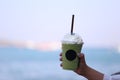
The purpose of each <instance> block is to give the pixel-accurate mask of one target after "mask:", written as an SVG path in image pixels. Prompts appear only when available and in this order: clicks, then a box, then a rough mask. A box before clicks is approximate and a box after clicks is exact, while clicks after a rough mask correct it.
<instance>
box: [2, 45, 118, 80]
mask: <svg viewBox="0 0 120 80" xmlns="http://www.w3.org/2000/svg"><path fill="white" fill-rule="evenodd" d="M60 53H61V50H56V51H40V50H34V49H27V48H16V47H0V80H87V79H86V78H84V77H82V76H80V75H78V74H76V73H74V72H73V71H70V70H63V69H62V67H60V63H61V61H59V58H60V56H59V54H60ZM82 53H84V54H85V59H86V63H87V64H88V65H89V66H90V67H92V68H93V69H95V70H97V71H100V72H102V73H104V74H107V75H111V74H113V73H115V72H119V71H120V53H119V52H118V51H117V50H116V49H113V48H84V49H82ZM91 74H92V73H91Z"/></svg>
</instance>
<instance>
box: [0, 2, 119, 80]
mask: <svg viewBox="0 0 120 80" xmlns="http://www.w3.org/2000/svg"><path fill="white" fill-rule="evenodd" d="M119 4H120V1H119V0H84V1H83V0H71V1H70V0H0V80H47V79H48V80H54V79H57V80H67V79H69V80H73V79H74V80H79V79H81V80H86V79H85V78H83V77H81V76H78V75H76V74H75V73H73V72H72V71H66V70H62V68H61V67H60V66H59V65H60V63H61V62H60V61H59V53H61V40H62V38H63V36H64V35H65V34H66V33H70V28H71V19H72V15H73V14H74V15H75V22H74V32H75V33H77V34H79V35H80V36H81V37H82V39H83V41H84V46H83V49H82V52H83V53H84V54H85V55H86V61H87V64H88V65H90V66H91V67H93V68H94V69H96V70H98V71H102V72H103V73H105V74H108V75H110V74H112V73H114V72H118V71H120V69H119V67H120V63H119V62H120V36H119V34H120V23H119V21H120V5H119Z"/></svg>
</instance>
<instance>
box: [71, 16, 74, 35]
mask: <svg viewBox="0 0 120 80" xmlns="http://www.w3.org/2000/svg"><path fill="white" fill-rule="evenodd" d="M73 26H74V15H72V23H71V35H73Z"/></svg>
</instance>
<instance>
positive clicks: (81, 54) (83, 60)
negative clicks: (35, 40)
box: [79, 53, 85, 63]
mask: <svg viewBox="0 0 120 80" xmlns="http://www.w3.org/2000/svg"><path fill="white" fill-rule="evenodd" d="M79 57H80V63H85V56H84V54H83V53H80V55H79Z"/></svg>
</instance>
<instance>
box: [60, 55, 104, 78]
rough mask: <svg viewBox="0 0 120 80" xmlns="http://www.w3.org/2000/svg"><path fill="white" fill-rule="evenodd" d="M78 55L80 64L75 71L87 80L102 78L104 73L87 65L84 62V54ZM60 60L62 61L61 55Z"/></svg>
mask: <svg viewBox="0 0 120 80" xmlns="http://www.w3.org/2000/svg"><path fill="white" fill-rule="evenodd" d="M61 55H62V54H60V56H61ZM78 57H79V58H80V63H79V64H80V65H79V67H78V68H77V69H76V70H75V71H74V72H75V73H77V74H78V75H81V76H83V77H85V78H87V79H88V80H103V76H104V74H102V73H101V72H98V71H96V70H95V69H92V68H91V67H89V66H88V65H87V64H86V61H85V57H84V54H82V53H81V54H80V55H79V56H78ZM60 60H61V61H62V57H61V58H60ZM61 66H62V63H61Z"/></svg>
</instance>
